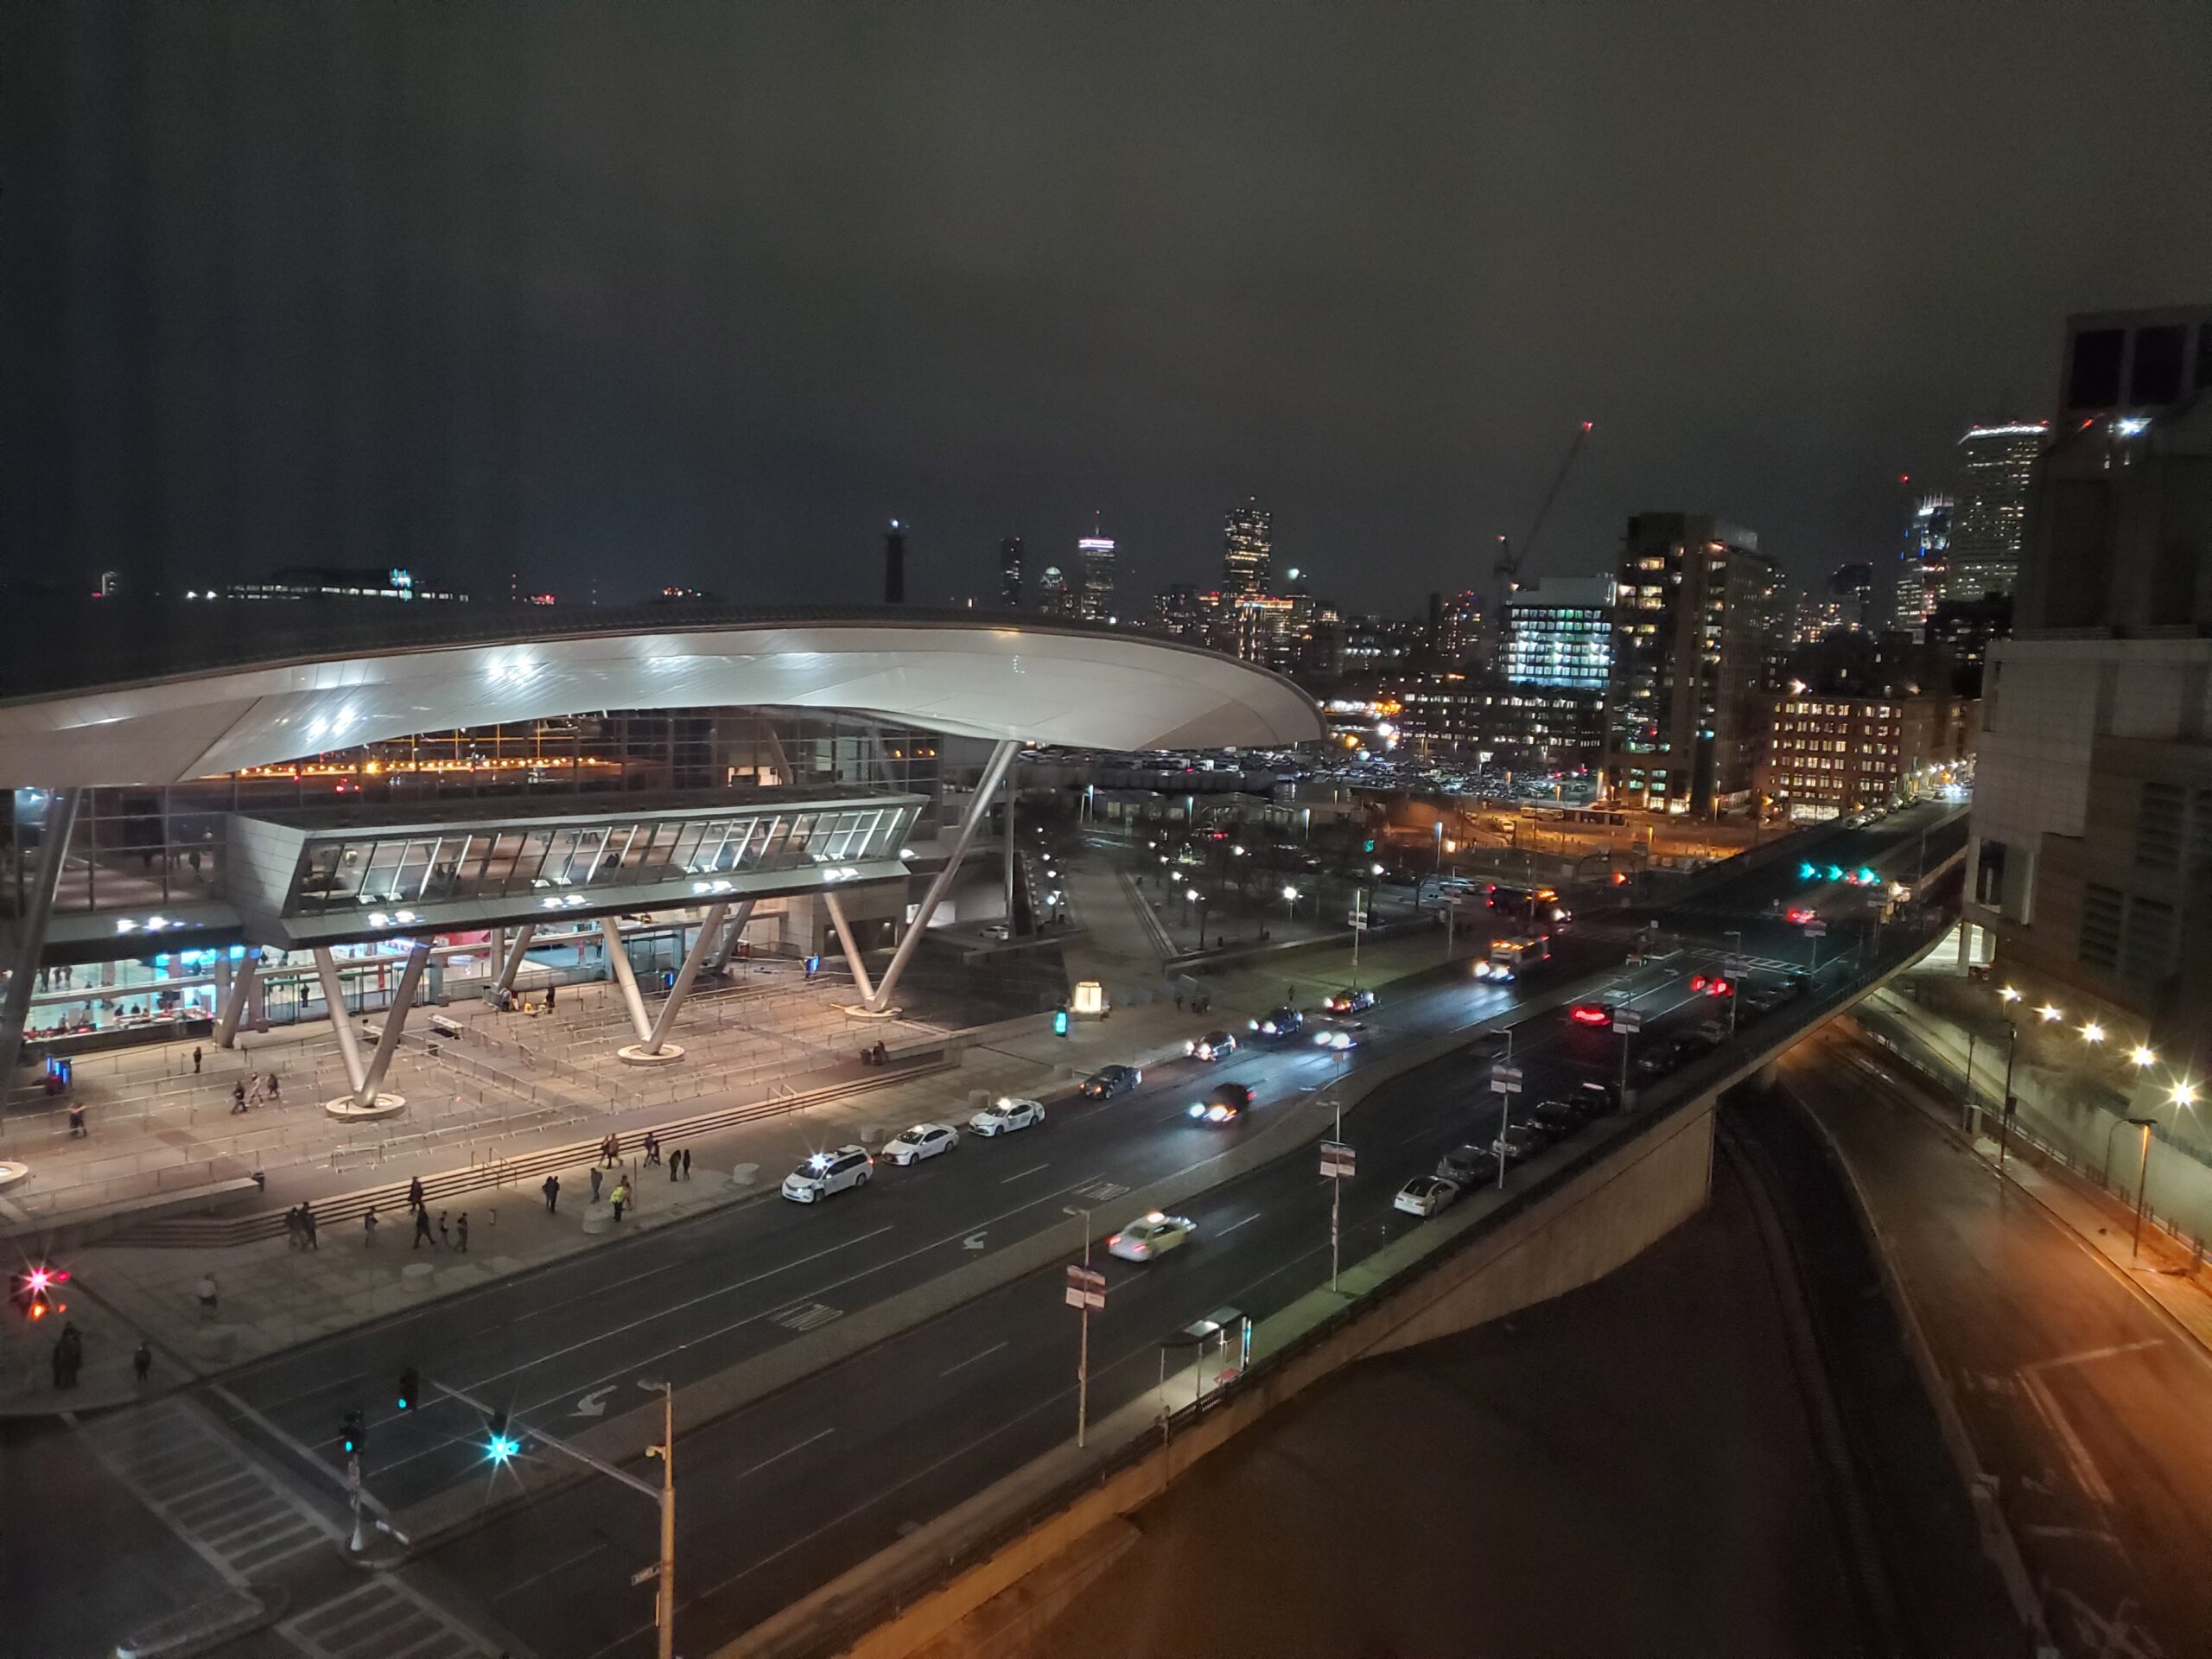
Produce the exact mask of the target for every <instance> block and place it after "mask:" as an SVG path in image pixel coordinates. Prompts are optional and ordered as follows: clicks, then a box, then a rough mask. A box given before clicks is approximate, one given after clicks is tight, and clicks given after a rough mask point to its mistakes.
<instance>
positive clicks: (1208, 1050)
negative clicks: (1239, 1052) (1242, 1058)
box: [1183, 1031, 1236, 1060]
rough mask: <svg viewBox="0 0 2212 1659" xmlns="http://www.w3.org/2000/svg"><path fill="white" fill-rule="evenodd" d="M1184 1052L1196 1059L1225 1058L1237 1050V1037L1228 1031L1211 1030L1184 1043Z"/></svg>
mask: <svg viewBox="0 0 2212 1659" xmlns="http://www.w3.org/2000/svg"><path fill="white" fill-rule="evenodd" d="M1183 1052H1185V1054H1188V1055H1189V1056H1190V1057H1191V1058H1192V1059H1194V1060H1225V1059H1227V1058H1229V1057H1230V1055H1231V1054H1234V1053H1235V1052H1236V1037H1235V1036H1234V1035H1233V1034H1231V1033H1229V1032H1226V1031H1210V1032H1208V1033H1206V1034H1205V1036H1203V1037H1193V1038H1192V1039H1191V1040H1190V1041H1189V1042H1187V1043H1185V1044H1184V1045H1183Z"/></svg>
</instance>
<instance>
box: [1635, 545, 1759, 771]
mask: <svg viewBox="0 0 2212 1659" xmlns="http://www.w3.org/2000/svg"><path fill="white" fill-rule="evenodd" d="M1779 591H1780V579H1779V575H1778V573H1777V570H1776V568H1775V565H1774V562H1773V561H1772V560H1771V559H1770V558H1768V557H1767V556H1765V555H1764V554H1762V553H1761V552H1760V551H1759V550H1758V537H1756V536H1755V535H1753V534H1752V533H1751V531H1747V530H1742V529H1738V527H1737V526H1735V525H1733V524H1726V523H1723V522H1722V521H1721V520H1719V519H1717V518H1710V517H1707V516H1704V515H1700V514H1694V513H1681V512H1645V513H1638V514H1637V516H1636V517H1634V518H1630V520H1629V524H1628V536H1627V538H1626V540H1625V542H1624V543H1623V546H1622V550H1621V563H1620V569H1619V572H1618V579H1617V581H1616V583H1615V601H1614V613H1613V615H1614V620H1613V660H1612V664H1611V673H1610V676H1609V678H1608V681H1607V691H1606V707H1607V719H1606V730H1605V760H1604V766H1605V791H1606V795H1607V798H1609V799H1610V800H1611V801H1612V802H1613V803H1614V804H1617V805H1620V806H1628V807H1649V809H1651V810H1655V811H1667V812H1695V813H1699V814H1701V815H1702V814H1708V813H1712V812H1714V811H1718V810H1721V809H1722V808H1725V807H1727V806H1730V805H1733V804H1741V803H1743V802H1745V800H1747V799H1748V798H1749V795H1750V791H1751V783H1752V777H1751V769H1752V766H1753V763H1754V762H1755V760H1757V758H1758V731H1759V728H1760V726H1761V725H1762V724H1763V723H1764V709H1763V708H1761V707H1759V706H1758V695H1759V692H1760V689H1761V687H1762V685H1763V683H1764V680H1765V677H1766V673H1767V665H1768V658H1769V657H1770V655H1771V654H1773V652H1774V651H1775V650H1776V648H1777V641H1776V640H1775V639H1773V637H1772V636H1773V633H1774V630H1775V626H1776V622H1777V613H1776V608H1775V607H1776V603H1777V594H1778V593H1779Z"/></svg>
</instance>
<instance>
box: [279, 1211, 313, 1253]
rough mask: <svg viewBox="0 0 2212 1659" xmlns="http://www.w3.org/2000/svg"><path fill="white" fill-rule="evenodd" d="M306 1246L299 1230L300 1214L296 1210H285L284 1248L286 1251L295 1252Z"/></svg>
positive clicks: (305, 1240)
mask: <svg viewBox="0 0 2212 1659" xmlns="http://www.w3.org/2000/svg"><path fill="white" fill-rule="evenodd" d="M306 1244H307V1239H306V1238H305V1236H303V1235H302V1232H301V1229H300V1212H299V1211H297V1210H287V1211H285V1212H284V1248H285V1249H288V1250H296V1249H304V1248H305V1247H306Z"/></svg>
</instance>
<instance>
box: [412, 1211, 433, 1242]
mask: <svg viewBox="0 0 2212 1659" xmlns="http://www.w3.org/2000/svg"><path fill="white" fill-rule="evenodd" d="M429 1237H430V1212H429V1211H428V1210H424V1209H422V1208H420V1207H419V1206H418V1207H417V1208H416V1211H415V1242H414V1243H412V1244H410V1245H409V1246H408V1247H407V1248H408V1249H410V1250H419V1249H422V1248H423V1244H424V1243H426V1242H428V1241H429Z"/></svg>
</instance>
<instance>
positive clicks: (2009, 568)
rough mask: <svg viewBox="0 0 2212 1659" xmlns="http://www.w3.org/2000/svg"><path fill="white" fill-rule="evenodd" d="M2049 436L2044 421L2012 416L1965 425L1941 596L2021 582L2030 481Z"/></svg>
mask: <svg viewBox="0 0 2212 1659" xmlns="http://www.w3.org/2000/svg"><path fill="white" fill-rule="evenodd" d="M2049 438H2050V425H2049V423H2046V422H2044V421H2013V422H2009V423H2005V424H2003V425H1999V426H1974V427H1968V428H1967V435H1966V436H1964V437H1963V438H1961V439H1960V440H1959V450H1960V455H1959V488H1958V494H1957V498H1956V503H1955V505H1954V506H1953V508H1952V510H1951V559H1950V569H1949V573H1948V575H1947V576H1946V577H1945V581H1944V592H1943V597H1944V598H1946V599H1954V600H1976V599H1980V598H1983V597H1984V596H1986V595H1987V594H2010V593H2011V592H2012V589H2013V587H2014V586H2015V585H2016V584H2017V583H2018V581H2019V575H2020V532H2021V531H2022V529H2023V528H2024V525H2025V524H2026V523H2027V516H2028V486H2029V484H2030V482H2031V480H2033V479H2034V477H2035V469H2036V457H2037V456H2038V455H2040V454H2042V453H2043V447H2044V443H2045V442H2047V441H2048V440H2049Z"/></svg>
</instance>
